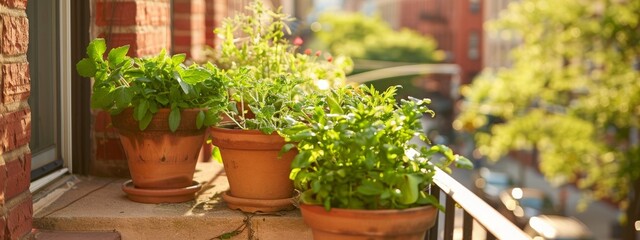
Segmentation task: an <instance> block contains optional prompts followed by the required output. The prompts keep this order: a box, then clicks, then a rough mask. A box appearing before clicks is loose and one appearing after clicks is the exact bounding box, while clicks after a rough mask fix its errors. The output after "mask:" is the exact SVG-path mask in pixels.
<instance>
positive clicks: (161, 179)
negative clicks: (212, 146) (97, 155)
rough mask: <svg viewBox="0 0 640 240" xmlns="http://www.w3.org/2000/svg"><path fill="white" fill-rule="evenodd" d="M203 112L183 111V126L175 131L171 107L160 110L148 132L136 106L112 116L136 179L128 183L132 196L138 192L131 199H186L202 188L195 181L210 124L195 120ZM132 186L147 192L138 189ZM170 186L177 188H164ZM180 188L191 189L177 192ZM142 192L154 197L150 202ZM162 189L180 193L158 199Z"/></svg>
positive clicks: (142, 200) (196, 110)
mask: <svg viewBox="0 0 640 240" xmlns="http://www.w3.org/2000/svg"><path fill="white" fill-rule="evenodd" d="M199 111H200V110H199V109H186V110H182V114H181V121H180V126H179V127H178V129H177V130H176V131H175V132H171V131H170V130H169V121H168V118H169V112H170V109H159V111H158V112H157V113H156V114H155V115H154V117H153V119H152V120H151V123H150V124H149V126H148V127H147V128H146V129H145V130H144V131H140V129H139V128H138V122H137V121H135V120H134V119H133V116H132V114H133V109H132V108H128V109H126V110H124V111H123V112H122V113H120V114H118V115H114V116H112V122H113V126H114V127H115V128H116V129H117V130H118V133H119V135H120V142H121V143H122V147H123V149H124V152H125V154H126V157H127V162H128V165H129V171H130V173H131V178H132V181H133V184H124V185H123V190H124V191H125V192H127V193H129V194H130V196H131V194H136V196H135V197H130V199H132V200H134V201H139V202H151V203H156V202H184V201H188V200H191V199H193V198H194V193H195V192H197V191H198V190H199V187H194V186H197V185H199V184H198V183H197V182H194V181H193V174H194V172H195V168H196V163H197V160H198V155H199V154H200V148H201V147H202V143H203V142H204V138H205V133H206V131H207V128H206V127H203V128H201V129H197V128H196V124H195V122H196V121H195V119H196V116H197V114H198V112H199ZM131 188H138V189H144V190H145V191H134V189H131ZM167 189H170V190H173V191H161V190H167ZM178 189H188V191H186V192H185V191H177V190H178ZM154 190H157V191H155V192H154ZM140 192H142V193H143V194H144V193H149V194H151V195H153V197H152V198H151V197H150V198H148V201H147V200H145V198H144V196H140V195H139V194H140ZM162 192H169V195H176V194H177V195H179V196H177V198H172V196H167V199H164V200H160V201H158V200H155V199H162V198H159V197H158V196H157V195H158V194H161V195H162ZM177 192H179V194H178V193H177ZM185 194H186V196H184V195H185Z"/></svg>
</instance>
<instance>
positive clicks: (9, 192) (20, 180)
mask: <svg viewBox="0 0 640 240" xmlns="http://www.w3.org/2000/svg"><path fill="white" fill-rule="evenodd" d="M5 164H6V169H7V181H6V187H5V192H4V195H5V198H6V199H10V198H13V197H15V196H18V195H19V194H21V193H23V192H24V191H29V184H31V153H27V154H24V155H22V156H20V157H18V158H17V159H13V160H9V161H7V162H6V163H5Z"/></svg>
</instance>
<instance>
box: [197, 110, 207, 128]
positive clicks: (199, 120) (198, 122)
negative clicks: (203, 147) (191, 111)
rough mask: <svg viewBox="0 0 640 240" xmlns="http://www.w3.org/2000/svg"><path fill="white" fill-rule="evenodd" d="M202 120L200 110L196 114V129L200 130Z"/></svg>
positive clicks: (202, 113)
mask: <svg viewBox="0 0 640 240" xmlns="http://www.w3.org/2000/svg"><path fill="white" fill-rule="evenodd" d="M204 119H205V114H204V111H202V110H200V111H199V112H198V116H196V127H197V128H198V129H200V128H202V125H203V124H204Z"/></svg>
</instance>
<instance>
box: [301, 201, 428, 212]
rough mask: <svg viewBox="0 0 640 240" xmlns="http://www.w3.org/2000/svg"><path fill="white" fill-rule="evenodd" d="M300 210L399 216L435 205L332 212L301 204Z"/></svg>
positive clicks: (315, 205) (312, 205) (338, 209)
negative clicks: (399, 213)
mask: <svg viewBox="0 0 640 240" xmlns="http://www.w3.org/2000/svg"><path fill="white" fill-rule="evenodd" d="M300 208H307V209H308V210H317V209H318V208H320V209H322V210H323V211H324V212H327V213H329V212H331V211H335V212H336V213H348V214H397V213H398V212H402V213H412V212H420V211H425V210H428V209H431V208H435V206H433V205H423V206H417V207H411V208H405V209H349V208H336V207H332V208H331V210H329V211H326V210H325V209H324V206H322V205H318V204H306V203H302V202H301V203H300Z"/></svg>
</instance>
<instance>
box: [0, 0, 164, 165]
mask: <svg viewBox="0 0 640 240" xmlns="http://www.w3.org/2000/svg"><path fill="white" fill-rule="evenodd" d="M0 1H1V0H0ZM93 4H94V5H93V6H94V8H93V13H92V18H93V19H92V20H94V21H93V22H94V24H93V25H92V31H91V35H92V37H102V38H105V39H106V41H107V46H108V48H113V47H118V46H122V45H127V44H129V45H130V46H131V47H130V49H129V55H130V56H138V57H139V56H148V55H154V54H157V53H159V52H160V50H161V49H163V48H165V49H167V50H170V48H171V28H170V24H171V22H170V18H171V17H170V16H171V13H170V8H171V6H170V0H116V1H113V0H93ZM92 115H93V122H92V136H91V138H92V140H93V144H94V149H93V156H94V158H93V159H92V162H91V167H90V168H91V174H93V175H97V176H114V177H126V176H128V175H129V168H128V167H127V162H126V158H125V155H124V152H123V150H122V147H121V145H120V140H119V138H118V136H117V134H116V131H115V130H114V129H113V128H112V127H111V119H110V116H109V114H108V113H106V112H103V111H93V112H92Z"/></svg>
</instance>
